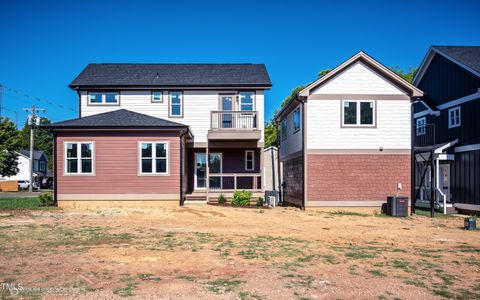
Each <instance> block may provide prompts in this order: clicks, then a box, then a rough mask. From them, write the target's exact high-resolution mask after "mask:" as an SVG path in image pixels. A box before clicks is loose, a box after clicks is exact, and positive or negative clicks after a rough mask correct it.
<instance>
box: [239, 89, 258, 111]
mask: <svg viewBox="0 0 480 300" xmlns="http://www.w3.org/2000/svg"><path fill="white" fill-rule="evenodd" d="M254 95H255V94H254V93H253V92H240V110H241V111H253V98H254Z"/></svg>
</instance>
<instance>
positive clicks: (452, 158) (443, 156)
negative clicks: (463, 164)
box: [435, 153, 455, 160]
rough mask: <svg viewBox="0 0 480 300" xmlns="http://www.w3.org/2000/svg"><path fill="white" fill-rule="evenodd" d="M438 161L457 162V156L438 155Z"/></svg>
mask: <svg viewBox="0 0 480 300" xmlns="http://www.w3.org/2000/svg"><path fill="white" fill-rule="evenodd" d="M435 159H436V160H455V154H443V153H442V154H438V155H437V156H436V157H435Z"/></svg>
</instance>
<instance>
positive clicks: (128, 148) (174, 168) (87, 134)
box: [57, 131, 180, 200]
mask: <svg viewBox="0 0 480 300" xmlns="http://www.w3.org/2000/svg"><path fill="white" fill-rule="evenodd" d="M82 141H89V142H94V165H93V167H94V175H65V174H64V153H63V152H64V142H82ZM140 141H150V142H156V141H158V142H164V141H165V142H168V143H169V149H168V151H169V152H168V157H169V159H168V171H169V174H168V175H139V146H138V142H140ZM57 160H58V161H57V172H58V176H57V180H58V181H57V185H58V187H57V189H58V193H59V194H177V195H179V194H180V139H179V133H177V132H174V133H172V132H134V131H132V132H94V131H84V132H58V135H57ZM85 200H89V199H85ZM91 200H95V199H91ZM132 200H135V199H132Z"/></svg>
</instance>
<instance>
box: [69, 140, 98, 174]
mask: <svg viewBox="0 0 480 300" xmlns="http://www.w3.org/2000/svg"><path fill="white" fill-rule="evenodd" d="M64 149H65V150H64V165H65V168H64V172H65V174H66V175H93V174H94V143H93V142H65V148H64Z"/></svg>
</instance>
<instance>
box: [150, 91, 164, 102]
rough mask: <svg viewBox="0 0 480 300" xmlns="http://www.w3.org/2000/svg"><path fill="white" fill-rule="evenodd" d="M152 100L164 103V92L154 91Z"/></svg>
mask: <svg viewBox="0 0 480 300" xmlns="http://www.w3.org/2000/svg"><path fill="white" fill-rule="evenodd" d="M152 102H154V103H163V92H162V91H154V92H152Z"/></svg>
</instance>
